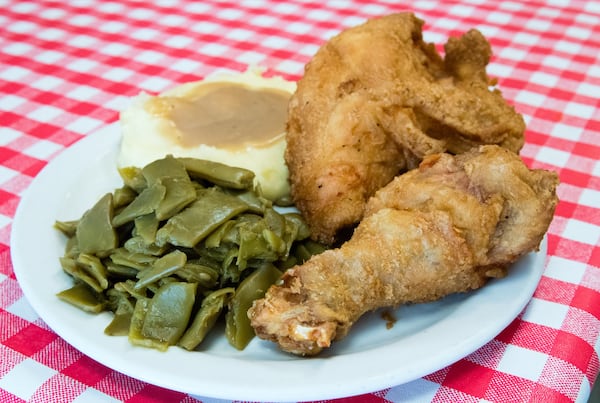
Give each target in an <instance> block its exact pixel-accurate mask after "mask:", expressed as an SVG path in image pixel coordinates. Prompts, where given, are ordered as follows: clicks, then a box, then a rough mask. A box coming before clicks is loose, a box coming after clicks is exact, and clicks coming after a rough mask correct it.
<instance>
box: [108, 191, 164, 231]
mask: <svg viewBox="0 0 600 403" xmlns="http://www.w3.org/2000/svg"><path fill="white" fill-rule="evenodd" d="M166 192H167V189H166V188H165V187H164V186H163V185H162V184H160V183H154V184H152V186H150V187H147V188H145V189H144V190H142V192H141V193H140V194H139V195H138V196H137V197H136V198H135V199H133V201H132V202H131V203H130V204H128V205H127V207H125V208H124V209H123V210H122V211H121V212H120V213H119V214H117V215H116V216H115V218H113V220H112V225H113V226H114V227H120V226H121V225H123V224H125V223H128V222H130V221H133V220H134V219H135V218H136V217H140V216H143V215H146V214H150V213H154V211H155V210H156V209H157V208H158V205H159V204H160V202H161V201H162V200H163V198H164V197H165V194H166Z"/></svg>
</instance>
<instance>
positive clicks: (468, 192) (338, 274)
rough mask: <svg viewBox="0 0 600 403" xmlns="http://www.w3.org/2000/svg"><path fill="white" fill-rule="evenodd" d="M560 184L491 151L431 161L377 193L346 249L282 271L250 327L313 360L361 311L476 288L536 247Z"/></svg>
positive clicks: (517, 160) (490, 147) (511, 155)
mask: <svg viewBox="0 0 600 403" xmlns="http://www.w3.org/2000/svg"><path fill="white" fill-rule="evenodd" d="M557 184H558V179H557V175H556V174H555V173H553V172H549V171H544V170H530V169H528V168H527V167H526V166H525V164H524V163H523V162H522V160H521V159H520V158H519V157H518V156H517V155H516V154H514V153H513V152H511V151H509V150H507V149H505V148H502V147H499V146H495V145H488V146H480V147H478V148H475V149H473V150H472V151H468V152H466V153H464V154H461V155H458V156H452V155H450V154H447V153H442V154H435V155H431V156H428V157H426V158H425V159H424V161H423V162H422V163H421V164H420V166H419V168H418V169H414V170H412V171H410V172H408V173H406V174H404V175H400V176H398V177H396V178H395V179H394V180H393V181H392V182H390V183H389V184H388V185H387V186H385V187H384V188H382V189H381V190H379V191H378V192H376V194H375V195H374V196H373V197H372V198H371V199H370V200H369V202H368V203H367V206H366V209H365V217H364V219H363V220H362V221H361V222H360V224H359V225H358V226H357V228H356V230H355V232H354V234H353V236H352V237H351V239H350V240H349V241H348V242H346V243H344V244H343V245H342V246H341V247H340V248H338V249H330V250H327V251H325V252H323V253H321V254H320V255H315V256H313V257H312V258H311V259H310V260H309V261H307V262H306V263H304V264H303V265H300V266H296V267H293V268H291V269H288V270H287V271H286V272H285V273H284V275H283V277H282V279H281V281H280V283H278V284H276V285H274V286H272V287H271V288H270V289H269V290H268V291H267V293H266V295H265V297H264V298H263V299H260V300H257V301H255V302H254V304H253V306H252V308H251V309H250V310H249V312H248V315H249V317H250V319H251V323H252V326H253V327H254V329H255V331H256V334H257V335H258V336H259V337H261V338H263V339H267V340H272V341H274V342H276V343H278V344H279V346H280V347H281V349H283V350H285V351H288V352H291V353H294V354H300V355H315V354H318V353H319V352H320V351H321V350H322V349H323V348H327V347H329V346H330V344H331V342H332V341H334V340H338V339H341V338H342V337H344V336H345V335H346V334H347V332H348V330H349V329H350V327H351V326H352V324H353V323H354V322H355V321H356V320H357V319H358V318H359V317H360V316H362V315H363V314H364V313H365V312H367V311H370V310H374V309H377V308H381V307H391V306H398V305H401V304H406V303H417V302H428V301H434V300H437V299H439V298H442V297H444V296H446V295H449V294H452V293H458V292H466V291H469V290H474V289H477V288H480V287H482V286H483V285H484V284H486V282H487V281H488V280H489V279H490V278H496V277H502V276H504V275H505V274H506V272H507V269H508V268H509V265H510V264H511V263H513V262H514V261H515V260H517V259H518V258H519V257H521V256H523V255H524V254H526V253H528V252H530V251H533V250H536V249H537V248H538V247H539V244H540V242H541V240H542V239H543V237H544V234H545V233H546V231H547V229H548V226H549V224H550V222H551V220H552V217H553V214H554V209H555V206H556V203H557V196H556V186H557Z"/></svg>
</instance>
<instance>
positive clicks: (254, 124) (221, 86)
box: [118, 70, 296, 200]
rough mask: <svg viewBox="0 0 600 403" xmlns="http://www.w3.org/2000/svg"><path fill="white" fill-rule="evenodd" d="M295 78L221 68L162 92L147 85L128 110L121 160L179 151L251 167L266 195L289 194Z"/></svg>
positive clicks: (140, 161)
mask: <svg viewBox="0 0 600 403" xmlns="http://www.w3.org/2000/svg"><path fill="white" fill-rule="evenodd" d="M295 87H296V85H295V83H293V82H289V81H286V80H284V79H282V78H280V77H273V78H266V77H263V76H262V75H261V74H260V72H259V71H256V70H248V71H246V72H245V73H239V74H234V73H221V74H215V75H213V76H210V77H207V78H206V79H205V80H203V81H198V82H192V83H187V84H183V85H181V86H178V87H175V88H173V89H171V90H169V91H165V92H164V93H162V94H160V95H158V96H151V95H148V94H146V93H141V94H140V95H138V96H137V97H135V98H133V99H132V102H131V105H130V106H129V107H128V108H127V109H125V110H124V111H123V112H122V113H121V131H122V141H121V149H120V153H119V158H118V165H119V167H128V166H136V167H143V166H145V165H146V164H148V163H150V162H152V161H154V160H156V159H159V158H162V157H164V156H165V155H167V154H172V155H174V156H176V157H194V158H201V159H207V160H211V161H217V162H221V163H224V164H227V165H231V166H236V167H242V168H246V169H249V170H252V171H253V172H254V173H255V174H256V180H257V181H258V183H259V184H260V187H261V189H262V191H263V194H264V195H265V197H268V198H269V199H271V200H277V199H280V198H283V197H285V196H287V195H288V194H289V184H288V170H287V167H286V165H285V161H284V159H283V153H284V150H285V146H286V143H285V123H286V120H287V104H288V100H289V98H290V96H291V95H292V93H293V92H294V90H295Z"/></svg>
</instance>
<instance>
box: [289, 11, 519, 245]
mask: <svg viewBox="0 0 600 403" xmlns="http://www.w3.org/2000/svg"><path fill="white" fill-rule="evenodd" d="M422 25H423V21H421V20H419V19H418V18H416V17H415V16H414V15H413V14H410V13H400V14H393V15H390V16H386V17H383V18H378V19H373V20H370V21H367V22H366V23H365V24H363V25H360V26H357V27H354V28H351V29H348V30H346V31H344V32H342V33H340V34H339V35H337V36H336V37H334V38H332V39H331V40H330V41H329V42H327V43H326V44H324V45H323V46H322V47H321V49H319V51H318V52H317V54H316V55H315V56H314V58H313V59H312V60H311V61H310V62H309V63H308V64H307V66H306V69H305V73H304V76H303V77H302V78H301V80H300V81H299V82H298V86H297V90H296V92H295V94H294V95H293V96H292V99H291V100H290V106H289V114H288V128H287V149H286V153H285V158H286V162H287V164H288V167H289V170H290V183H291V192H292V198H293V201H294V203H295V204H296V206H297V207H298V209H299V210H300V212H301V213H302V214H303V215H304V216H305V218H306V219H307V221H308V223H309V225H310V226H311V229H312V234H313V238H314V239H316V240H319V241H321V242H324V243H328V244H332V243H333V242H334V241H336V239H337V237H338V234H339V232H340V230H342V229H345V228H348V227H350V228H351V227H353V226H354V225H355V224H356V223H357V222H358V221H359V220H360V219H361V218H362V216H363V211H364V207H365V203H366V201H367V199H368V198H369V197H370V196H372V195H373V194H374V193H375V191H377V190H378V189H379V188H381V187H382V186H384V185H386V184H387V183H388V182H389V181H391V180H392V179H393V178H394V177H395V176H396V175H398V174H399V173H401V172H404V171H406V170H408V169H412V168H415V167H416V166H417V165H418V164H419V162H420V161H421V160H422V159H423V157H425V156H426V155H430V154H434V153H439V152H444V151H448V152H451V153H460V152H464V151H467V150H468V149H470V148H471V147H473V146H476V145H480V144H498V145H501V146H503V147H506V148H508V149H510V150H512V151H513V152H518V151H519V150H520V148H521V147H522V145H523V132H524V130H525V125H524V122H523V119H522V117H521V116H520V115H519V114H518V113H516V112H515V110H514V108H512V107H511V106H510V105H508V104H507V102H506V101H505V100H504V99H503V98H502V96H501V94H500V92H499V91H497V90H490V89H489V86H490V85H491V84H492V82H491V80H490V79H489V78H488V76H487V74H486V71H485V68H486V65H487V64H488V62H489V60H490V57H491V49H490V45H489V43H488V42H487V40H486V39H485V38H484V37H483V35H481V33H479V32H478V31H476V30H471V31H469V32H467V33H466V34H464V35H463V36H461V37H460V38H450V39H449V40H448V42H447V44H446V45H445V57H444V58H442V57H441V56H440V55H439V54H438V53H437V52H436V50H435V48H434V46H433V45H431V44H426V43H425V42H424V41H423V40H422V32H421V29H422Z"/></svg>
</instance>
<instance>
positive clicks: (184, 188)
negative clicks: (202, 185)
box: [156, 177, 196, 221]
mask: <svg viewBox="0 0 600 403" xmlns="http://www.w3.org/2000/svg"><path fill="white" fill-rule="evenodd" d="M160 183H161V184H162V185H163V186H164V187H165V189H166V194H165V197H164V199H163V200H161V202H160V204H159V205H158V207H157V208H156V219H157V220H159V221H162V220H167V219H169V218H171V217H173V216H174V215H175V214H177V213H179V212H180V211H181V210H183V208H184V207H186V206H187V205H188V204H190V203H191V202H193V201H194V200H195V199H196V189H195V188H194V185H192V182H191V181H190V180H189V178H187V177H186V178H170V177H164V178H161V179H160Z"/></svg>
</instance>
